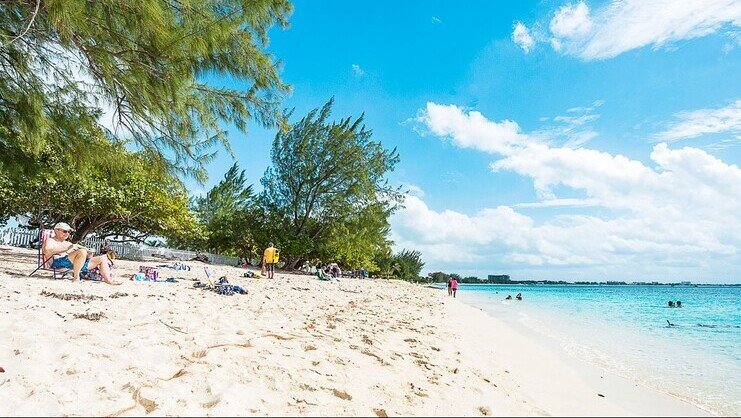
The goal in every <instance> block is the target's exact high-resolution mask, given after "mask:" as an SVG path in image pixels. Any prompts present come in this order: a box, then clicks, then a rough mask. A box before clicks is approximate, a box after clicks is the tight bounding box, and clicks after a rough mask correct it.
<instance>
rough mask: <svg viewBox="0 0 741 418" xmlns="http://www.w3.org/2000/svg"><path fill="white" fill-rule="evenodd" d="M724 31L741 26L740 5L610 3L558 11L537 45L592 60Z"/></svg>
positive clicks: (691, 0)
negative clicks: (592, 8) (541, 42)
mask: <svg viewBox="0 0 741 418" xmlns="http://www.w3.org/2000/svg"><path fill="white" fill-rule="evenodd" d="M728 26H731V27H738V26H741V2H739V1H738V0H703V1H698V0H612V1H610V2H609V3H608V4H607V5H604V6H602V7H600V8H598V9H596V10H594V11H592V10H590V8H589V6H588V5H587V4H586V3H585V2H583V1H580V2H579V3H576V4H568V5H565V6H562V7H561V8H559V9H558V10H557V11H556V12H555V14H554V15H553V17H552V18H551V20H550V23H549V25H548V27H549V29H550V36H543V37H542V39H541V37H539V38H538V40H542V41H545V40H548V41H549V42H550V44H551V46H552V47H553V49H554V50H556V51H560V52H563V53H565V54H569V55H574V56H578V57H580V58H582V59H585V60H594V59H606V58H612V57H615V56H617V55H620V54H622V53H624V52H627V51H630V50H633V49H636V48H642V47H645V46H651V47H653V48H660V47H665V46H670V45H672V44H673V43H675V42H678V41H681V40H686V39H693V38H698V37H702V36H706V35H709V34H712V33H715V32H717V31H719V30H721V29H722V28H724V27H728ZM735 32H737V31H733V30H731V31H730V32H729V36H731V37H733V33H735Z"/></svg>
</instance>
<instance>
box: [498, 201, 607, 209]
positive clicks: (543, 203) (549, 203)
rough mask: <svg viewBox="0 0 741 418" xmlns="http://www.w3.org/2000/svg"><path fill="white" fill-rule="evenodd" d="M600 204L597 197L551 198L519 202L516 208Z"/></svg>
mask: <svg viewBox="0 0 741 418" xmlns="http://www.w3.org/2000/svg"><path fill="white" fill-rule="evenodd" d="M591 206H599V200H597V199H549V200H542V201H540V202H532V203H517V204H515V205H512V207H515V208H555V207H572V208H573V207H591Z"/></svg>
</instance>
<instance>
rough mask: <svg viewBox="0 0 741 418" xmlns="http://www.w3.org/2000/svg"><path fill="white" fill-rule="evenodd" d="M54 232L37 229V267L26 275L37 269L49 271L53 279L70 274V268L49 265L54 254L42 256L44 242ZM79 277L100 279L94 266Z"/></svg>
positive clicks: (91, 279)
mask: <svg viewBox="0 0 741 418" xmlns="http://www.w3.org/2000/svg"><path fill="white" fill-rule="evenodd" d="M53 233H54V231H53V230H51V229H44V227H43V226H42V227H41V229H40V230H39V249H38V261H37V263H38V264H37V267H36V270H34V271H33V272H32V273H31V274H29V275H28V277H31V276H32V275H33V274H34V273H36V272H37V271H39V270H46V271H50V272H51V274H52V277H53V278H54V280H56V279H57V277H58V278H60V279H63V278H65V275H66V274H72V269H69V268H57V269H55V268H52V267H51V265H52V263H53V262H54V258H55V256H52V257H49V258H48V259H45V258H44V244H46V240H47V239H49V238H51V235H52V234H53ZM110 263H111V267H113V260H110ZM81 279H83V280H90V281H101V280H102V279H101V278H100V270H99V269H98V268H97V267H96V268H94V269H92V270H88V273H87V274H86V275H84V276H82V275H81Z"/></svg>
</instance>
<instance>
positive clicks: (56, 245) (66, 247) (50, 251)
mask: <svg viewBox="0 0 741 418" xmlns="http://www.w3.org/2000/svg"><path fill="white" fill-rule="evenodd" d="M72 246H73V244H72V243H71V242H67V241H65V242H59V241H55V240H54V239H53V238H47V239H46V242H44V254H46V256H47V257H50V256H52V255H57V254H62V253H67V254H69V251H70V248H72Z"/></svg>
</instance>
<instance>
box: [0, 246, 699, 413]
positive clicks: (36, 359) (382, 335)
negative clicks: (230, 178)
mask: <svg viewBox="0 0 741 418" xmlns="http://www.w3.org/2000/svg"><path fill="white" fill-rule="evenodd" d="M34 256H35V252H32V251H28V250H21V249H16V248H11V247H2V246H0V314H1V316H0V335H1V336H2V338H0V366H1V367H3V368H4V369H5V372H4V373H0V415H12V416H20V415H106V416H109V415H114V416H120V415H122V416H127V415H143V414H147V413H149V414H151V415H158V416H159V415H295V414H299V415H364V416H367V415H371V416H372V415H374V414H375V415H378V416H384V415H385V414H388V415H674V416H680V415H681V416H688V415H689V416H695V415H707V413H706V412H704V411H702V410H700V409H698V408H696V407H694V406H692V405H689V404H687V403H684V402H682V401H680V400H678V399H676V398H673V397H671V396H669V395H667V394H663V393H658V392H655V391H652V390H650V389H647V388H645V387H642V386H637V385H635V384H634V383H632V382H630V381H627V380H625V379H622V378H619V377H616V376H613V375H609V374H606V373H604V372H602V371H600V370H599V369H597V368H596V367H593V366H590V365H587V364H582V363H581V362H579V361H578V360H575V359H572V358H570V357H568V356H565V355H562V354H561V353H559V352H558V351H557V350H552V349H550V348H548V347H547V346H546V345H543V344H539V343H538V342H536V341H535V340H533V339H528V338H527V337H524V336H523V335H520V334H519V333H518V332H516V330H514V329H512V328H511V327H509V326H508V325H506V324H504V323H503V322H501V321H498V320H496V319H494V318H492V317H490V316H488V315H486V314H485V313H483V312H481V311H479V310H477V309H475V308H472V307H469V306H467V305H464V304H462V303H460V302H458V301H456V300H452V299H450V298H448V297H447V296H446V294H445V291H439V290H434V289H429V288H425V287H422V286H416V285H412V284H407V283H402V282H389V281H375V280H367V281H360V280H347V279H346V280H343V281H342V282H340V283H335V282H331V283H330V282H320V281H318V280H315V279H313V278H311V277H309V276H300V275H286V274H280V273H278V274H276V279H275V280H272V281H268V280H266V279H246V278H237V277H238V276H239V275H241V273H243V272H244V270H243V269H237V268H229V267H221V266H211V267H210V268H211V269H212V271H214V274H215V275H216V277H217V278H218V277H219V276H221V275H223V274H226V275H228V278H229V280H230V282H231V283H236V284H240V285H243V286H245V287H246V288H247V289H248V290H249V295H234V296H220V295H217V294H215V293H213V292H207V291H203V290H200V289H193V288H192V287H193V282H192V281H186V280H181V281H180V282H179V283H174V284H171V283H143V282H131V281H126V282H125V283H124V284H123V285H121V286H117V287H113V286H108V285H105V284H101V283H92V282H82V283H71V282H69V281H62V280H58V281H53V280H51V279H50V275H49V274H48V273H40V274H37V276H35V277H34V278H31V279H29V278H27V277H25V276H26V275H27V274H28V273H29V272H30V271H31V270H33V268H34V267H35V264H34ZM139 264H148V265H156V264H158V263H135V262H126V261H118V262H117V264H116V267H117V269H116V272H117V273H118V278H119V279H121V275H122V274H124V273H128V274H130V273H133V272H134V271H136V270H138V265H139ZM188 264H190V265H191V266H193V270H192V271H191V272H182V271H173V270H166V269H163V270H160V271H161V273H160V274H161V277H162V278H165V277H169V276H174V277H199V278H205V275H204V273H203V270H202V266H203V265H202V264H199V263H188ZM42 291H47V292H54V293H58V294H84V295H92V296H97V297H99V298H96V299H94V300H62V299H58V298H54V297H51V296H44V295H41V292H42ZM116 292H123V293H126V294H128V295H126V296H122V297H116V298H111V297H110V296H111V295H113V294H114V293H116ZM97 312H102V313H104V314H105V317H104V318H102V319H100V320H98V321H90V320H87V319H75V318H74V316H73V315H74V314H84V313H88V314H89V313H97ZM598 393H599V394H602V395H604V397H600V396H598Z"/></svg>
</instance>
